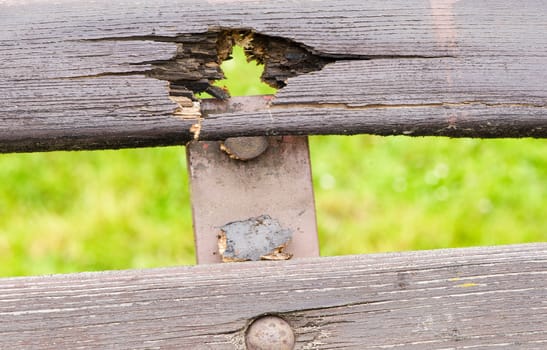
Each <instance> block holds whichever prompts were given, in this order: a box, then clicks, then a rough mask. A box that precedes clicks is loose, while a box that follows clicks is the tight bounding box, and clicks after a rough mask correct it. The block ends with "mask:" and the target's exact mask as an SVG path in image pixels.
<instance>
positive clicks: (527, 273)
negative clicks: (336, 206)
mask: <svg viewBox="0 0 547 350" xmlns="http://www.w3.org/2000/svg"><path fill="white" fill-rule="evenodd" d="M545 13H547V2H545V1H543V0H526V1H524V2H523V3H522V4H515V3H514V2H513V1H509V0H498V1H482V2H476V1H473V2H472V1H463V0H430V1H418V0H393V1H381V0H372V1H367V2H364V3H363V2H361V1H358V0H341V1H337V2H331V1H324V0H320V1H313V0H304V1H300V2H293V1H290V0H281V1H276V2H271V1H261V0H260V1H243V0H242V1H239V2H237V1H228V0H227V1H216V0H211V1H204V2H194V1H190V0H180V1H175V0H162V1H158V2H134V1H129V0H120V1H116V2H109V1H106V0H99V1H95V2H90V3H87V2H74V1H72V0H60V1H55V2H53V1H49V0H28V1H16V0H0V59H1V62H2V64H1V65H0V91H2V97H1V99H0V119H1V120H2V121H3V123H2V125H0V152H31V151H51V150H80V149H108V148H123V147H145V146H164V145H178V144H187V143H188V142H189V141H192V140H200V141H218V140H225V139H227V138H230V137H240V136H280V135H282V136H285V135H312V134H346V135H350V134H358V133H370V134H377V135H408V136H428V135H431V136H451V137H547V113H546V110H547V89H546V85H545V83H546V82H547V69H546V67H547V65H546V64H547V35H545V32H546V30H547V28H546V25H545V23H546V22H545ZM235 43H239V44H241V43H243V44H245V45H247V47H246V49H247V52H248V54H249V55H252V56H253V57H254V58H256V59H258V60H261V61H264V62H265V63H266V72H265V75H264V76H263V79H264V80H266V81H267V82H268V83H270V84H271V85H275V86H276V87H278V88H279V91H278V92H277V93H276V95H275V98H274V99H272V100H268V101H267V103H256V104H255V103H254V102H252V101H253V99H252V98H248V97H244V98H229V96H228V95H226V93H225V92H223V91H221V90H219V89H216V88H214V87H212V86H211V82H212V81H213V80H215V79H218V78H219V77H220V76H221V72H220V69H219V68H218V64H219V63H220V61H222V60H223V59H226V57H227V53H229V48H230V46H231V45H233V44H235ZM199 91H207V92H209V93H212V94H213V95H214V96H216V97H217V99H215V100H211V101H208V102H204V101H199V100H198V99H196V98H194V97H193V96H194V93H196V92H199ZM255 101H256V100H255ZM314 254H315V253H314ZM314 254H311V255H314ZM297 256H298V254H297ZM546 274H547V244H545V243H536V244H528V245H515V246H505V247H503V246H502V247H490V248H486V247H484V248H465V249H448V250H438V251H422V252H405V253H391V254H373V255H364V256H348V257H329V258H301V259H291V260H288V261H273V262H263V261H260V262H248V263H237V264H214V265H200V266H195V267H180V268H170V269H152V270H139V271H118V272H116V271H114V272H99V273H80V274H71V275H58V276H45V277H24V278H7V279H1V280H0V348H2V349H4V348H6V349H36V348H38V349H59V348H81V349H87V348H90V349H91V348H101V349H103V348H112V349H119V348H131V349H137V348H143V349H144V348H146V349H152V348H179V349H180V348H184V349H186V348H189V349H190V348H192V349H194V348H203V349H210V348H215V349H217V348H219V349H224V348H226V349H233V348H236V349H244V348H245V332H246V330H247V327H248V326H249V324H251V322H252V321H253V320H254V319H256V318H257V317H260V316H262V315H277V316H279V317H281V318H283V319H284V320H286V321H287V322H288V323H289V324H290V326H291V327H292V330H293V331H294V334H295V336H296V345H295V348H297V349H332V348H356V349H365V348H367V349H378V348H411V349H432V348H436V349H437V348H438V349H440V348H443V349H445V348H454V349H455V348H487V347H495V348H502V347H506V348H511V349H513V348H526V349H542V348H545V347H546V346H547V328H546V326H545V325H546V324H547V307H546V304H545V302H546V299H547V279H546Z"/></svg>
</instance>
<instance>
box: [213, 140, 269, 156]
mask: <svg viewBox="0 0 547 350" xmlns="http://www.w3.org/2000/svg"><path fill="white" fill-rule="evenodd" d="M267 148H268V138H267V137H265V136H250V137H230V138H228V139H226V140H225V141H224V142H223V143H222V144H221V145H220V149H222V150H223V151H224V152H226V153H228V155H229V156H230V157H231V158H233V159H238V160H251V159H254V158H256V157H258V156H260V155H261V154H262V153H264V152H265V151H266V149H267Z"/></svg>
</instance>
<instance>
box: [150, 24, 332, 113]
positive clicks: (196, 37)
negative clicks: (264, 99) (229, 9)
mask: <svg viewBox="0 0 547 350" xmlns="http://www.w3.org/2000/svg"><path fill="white" fill-rule="evenodd" d="M173 41H174V42H176V43H177V52H176V55H175V57H173V58H172V59H170V60H166V61H155V62H147V63H149V64H152V66H153V68H152V69H151V70H150V71H148V72H146V75H147V76H149V77H152V78H156V79H160V80H166V81H169V94H170V96H171V97H172V98H173V100H175V101H177V102H178V103H179V104H181V106H182V107H192V101H197V98H196V94H198V93H202V92H206V93H209V94H210V95H212V96H214V97H216V98H219V99H223V100H224V99H227V98H229V97H230V94H229V92H228V91H226V90H224V89H222V88H220V87H218V86H214V85H212V83H213V82H214V81H216V80H220V79H223V78H224V75H223V73H222V70H221V69H220V64H221V63H222V62H223V61H225V60H227V59H230V58H231V57H230V54H231V52H232V48H233V46H234V45H239V46H242V47H243V48H244V50H245V53H246V56H247V60H248V61H252V60H255V61H257V62H258V63H259V64H263V65H264V73H263V75H262V80H263V81H264V82H266V83H267V84H268V85H270V86H272V87H274V88H277V89H279V88H282V87H284V86H285V85H286V81H287V79H288V78H290V77H293V76H297V75H300V74H305V73H309V72H313V71H318V70H321V69H322V68H323V67H324V66H325V65H326V64H327V63H330V62H333V61H334V59H333V58H330V57H324V56H320V55H318V54H315V53H313V52H312V50H311V49H310V48H308V47H307V46H305V45H303V44H300V43H296V42H294V41H291V40H289V39H286V38H281V37H275V36H266V35H262V34H260V33H256V32H254V31H252V30H249V29H222V28H212V29H210V30H209V31H207V32H205V33H192V34H183V35H179V36H177V37H176V38H174V39H173Z"/></svg>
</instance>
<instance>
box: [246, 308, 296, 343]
mask: <svg viewBox="0 0 547 350" xmlns="http://www.w3.org/2000/svg"><path fill="white" fill-rule="evenodd" d="M245 343H246V345H247V349H248V350H291V349H293V348H294V333H293V331H292V328H291V326H290V325H289V324H288V323H287V321H285V320H284V319H282V318H280V317H276V316H264V317H261V318H259V319H256V320H255V321H254V322H253V323H252V324H251V326H249V328H248V329H247V333H246V334H245Z"/></svg>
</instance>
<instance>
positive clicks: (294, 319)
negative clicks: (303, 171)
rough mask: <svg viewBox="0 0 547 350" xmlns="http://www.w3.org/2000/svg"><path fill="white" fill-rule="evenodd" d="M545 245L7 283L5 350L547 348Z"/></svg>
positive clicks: (1, 295) (0, 292)
mask: <svg viewBox="0 0 547 350" xmlns="http://www.w3.org/2000/svg"><path fill="white" fill-rule="evenodd" d="M546 301H547V243H538V244H528V245H516V246H499V247H489V248H466V249H449V250H437V251H419V252H406V253H391V254H373V255H362V256H346V257H331V258H310V259H299V260H289V261H282V262H281V261H279V262H249V263H231V264H216V265H200V266H194V267H177V268H163V269H152V270H142V271H113V272H99V273H81V274H71V275H58V276H45V277H25V278H8V279H1V280H0V348H2V349H67V348H71V349H76V348H78V349H144V348H147V349H155V348H158V349H159V348H162V349H171V348H172V349H241V348H242V347H241V344H242V339H243V333H244V330H245V327H246V325H247V324H248V322H249V320H252V319H253V318H254V317H256V316H259V315H263V314H267V313H274V314H279V315H281V316H282V317H283V318H285V319H286V320H287V321H288V322H289V323H290V324H291V325H292V326H293V329H294V330H295V334H296V337H297V347H296V349H334V348H354V349H383V348H404V349H456V348H457V349H468V348H480V349H483V348H507V349H545V347H546V346H547V328H546V327H545V325H546V324H547V304H546Z"/></svg>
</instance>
